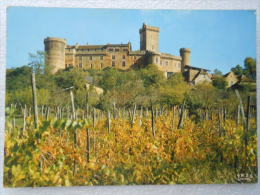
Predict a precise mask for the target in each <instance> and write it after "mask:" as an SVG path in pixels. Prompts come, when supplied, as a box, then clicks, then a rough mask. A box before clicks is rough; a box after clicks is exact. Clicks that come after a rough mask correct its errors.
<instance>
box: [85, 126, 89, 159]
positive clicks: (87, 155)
mask: <svg viewBox="0 0 260 195" xmlns="http://www.w3.org/2000/svg"><path fill="white" fill-rule="evenodd" d="M86 149H87V154H86V158H87V162H89V161H90V135H89V128H87V148H86Z"/></svg>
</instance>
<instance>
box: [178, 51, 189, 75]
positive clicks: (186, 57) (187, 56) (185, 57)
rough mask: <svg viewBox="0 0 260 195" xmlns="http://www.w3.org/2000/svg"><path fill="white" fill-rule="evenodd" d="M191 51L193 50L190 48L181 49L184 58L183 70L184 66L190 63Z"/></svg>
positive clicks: (182, 62) (182, 61)
mask: <svg viewBox="0 0 260 195" xmlns="http://www.w3.org/2000/svg"><path fill="white" fill-rule="evenodd" d="M190 53H191V50H190V49H189V48H181V49H180V56H181V58H182V60H181V67H182V71H183V70H184V67H185V66H186V65H187V66H189V65H190Z"/></svg>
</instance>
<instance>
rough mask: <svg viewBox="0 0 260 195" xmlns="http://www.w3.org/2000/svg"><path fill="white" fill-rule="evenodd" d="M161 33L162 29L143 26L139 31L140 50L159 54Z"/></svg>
mask: <svg viewBox="0 0 260 195" xmlns="http://www.w3.org/2000/svg"><path fill="white" fill-rule="evenodd" d="M159 32H160V28H158V27H154V26H148V25H146V24H143V27H142V28H141V29H140V30H139V33H140V50H148V51H154V52H159V51H160V50H159Z"/></svg>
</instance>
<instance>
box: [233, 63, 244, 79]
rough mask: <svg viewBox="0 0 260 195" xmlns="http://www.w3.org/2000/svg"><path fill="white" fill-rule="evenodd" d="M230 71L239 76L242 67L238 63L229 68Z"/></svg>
mask: <svg viewBox="0 0 260 195" xmlns="http://www.w3.org/2000/svg"><path fill="white" fill-rule="evenodd" d="M231 71H232V72H234V73H235V74H236V75H238V76H241V75H242V74H243V71H244V70H243V67H242V66H240V65H239V64H238V65H236V66H235V67H233V68H231Z"/></svg>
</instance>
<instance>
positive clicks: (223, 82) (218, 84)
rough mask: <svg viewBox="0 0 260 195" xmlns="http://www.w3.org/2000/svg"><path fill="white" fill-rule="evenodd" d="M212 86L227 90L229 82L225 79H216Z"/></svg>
mask: <svg viewBox="0 0 260 195" xmlns="http://www.w3.org/2000/svg"><path fill="white" fill-rule="evenodd" d="M212 84H213V86H214V87H216V88H218V89H226V88H227V85H228V83H227V81H226V80H225V79H224V78H223V77H220V76H219V77H216V78H215V79H214V80H213V81H212Z"/></svg>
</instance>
